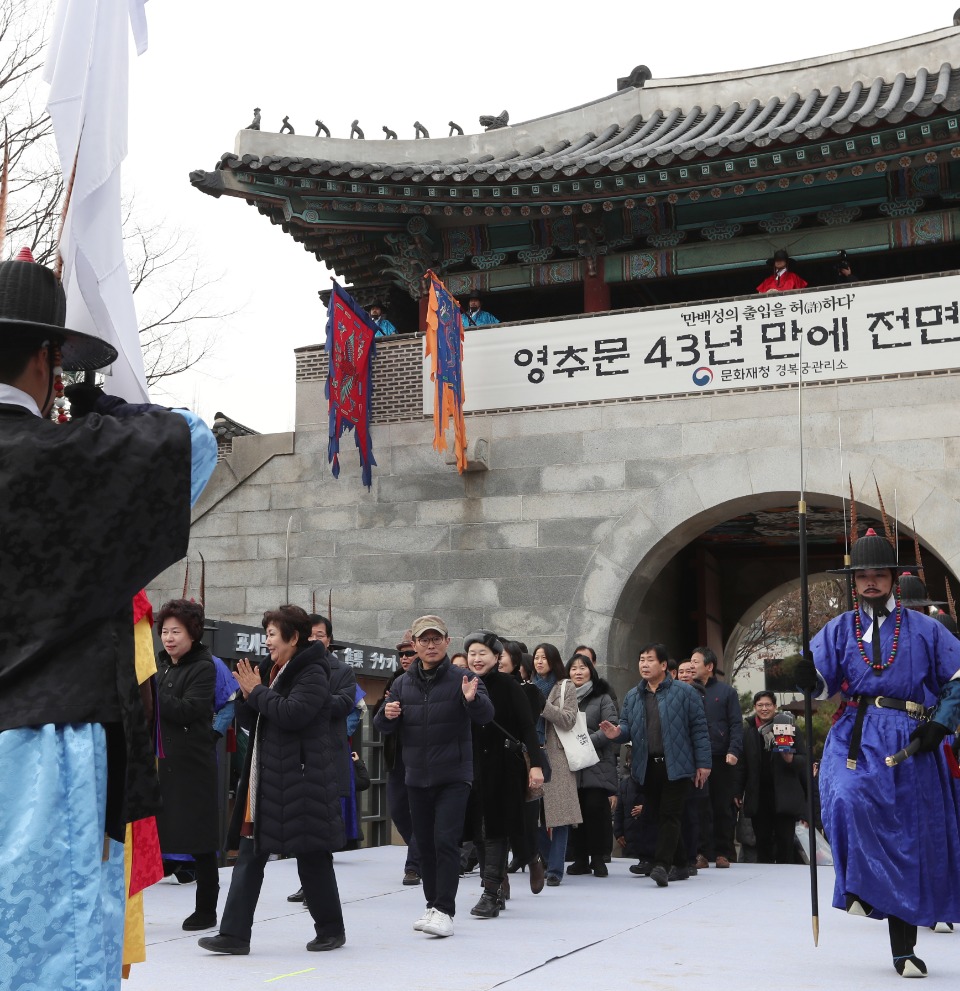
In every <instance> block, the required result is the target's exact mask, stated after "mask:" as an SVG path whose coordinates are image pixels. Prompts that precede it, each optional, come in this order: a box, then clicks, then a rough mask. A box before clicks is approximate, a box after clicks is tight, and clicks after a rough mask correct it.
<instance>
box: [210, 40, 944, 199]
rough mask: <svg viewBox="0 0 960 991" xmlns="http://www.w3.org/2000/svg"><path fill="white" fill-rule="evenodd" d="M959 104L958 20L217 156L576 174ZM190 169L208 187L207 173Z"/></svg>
mask: <svg viewBox="0 0 960 991" xmlns="http://www.w3.org/2000/svg"><path fill="white" fill-rule="evenodd" d="M958 109H960V28H957V27H951V28H944V29H940V30H938V31H933V32H928V33H926V34H923V35H917V36H915V37H912V38H907V39H902V40H899V41H895V42H889V43H886V44H882V45H876V46H873V47H870V48H865V49H859V50H856V51H847V52H842V53H839V54H835V55H828V56H822V57H818V58H811V59H806V60H803V61H798V62H790V63H785V64H781V65H774V66H765V67H761V68H754V69H748V70H743V71H739V72H725V73H717V74H713V75H702V76H692V77H686V78H677V79H662V80H656V79H653V80H647V81H646V82H645V83H644V84H643V85H642V86H640V87H630V88H628V89H626V90H623V91H621V92H618V93H615V94H612V95H610V96H608V97H605V98H602V99H600V100H596V101H593V102H591V103H588V104H585V105H583V106H580V107H576V108H573V109H570V110H566V111H563V112H560V113H556V114H552V115H549V116H546V117H542V118H539V119H537V120H532V121H528V122H526V123H522V124H517V125H512V126H509V127H505V128H501V129H498V130H494V131H488V132H485V133H480V134H467V135H462V136H455V137H449V138H435V139H425V140H419V141H412V140H401V141H385V140H347V139H339V138H322V137H317V138H314V137H309V136H303V135H289V134H277V133H272V132H267V131H253V130H243V131H240V132H239V134H238V135H237V139H236V145H235V150H234V152H232V153H227V154H225V155H223V156H222V158H221V160H220V162H219V163H218V165H217V168H218V170H222V169H226V170H228V171H233V170H235V169H242V170H245V171H252V172H257V171H259V170H269V171H274V172H275V171H277V170H282V171H284V172H293V173H299V174H301V175H309V176H334V177H335V176H343V177H349V178H353V179H360V178H370V179H372V180H374V181H378V180H382V181H393V182H397V181H403V182H413V183H417V182H429V181H435V182H436V181H453V182H457V181H469V182H491V181H492V182H494V183H499V182H509V181H513V180H514V179H516V178H519V179H528V178H542V179H549V178H553V177H555V176H557V175H564V176H567V177H575V176H579V175H595V174H597V173H598V172H600V171H606V170H611V171H620V170H622V169H626V168H644V167H645V166H647V165H649V164H651V163H656V164H658V165H666V164H668V163H670V162H673V161H677V160H679V161H690V160H694V159H697V158H716V157H718V156H723V155H728V154H737V153H739V152H743V151H744V150H745V149H750V148H767V147H770V146H775V145H777V144H779V143H782V144H792V143H794V142H796V141H798V140H801V139H802V140H804V141H816V140H819V139H820V138H823V137H826V136H829V135H844V134H849V133H851V132H856V131H861V132H862V131H870V130H875V129H877V128H880V127H884V126H887V125H895V124H900V123H901V122H903V121H909V120H911V119H914V120H916V119H923V118H928V117H930V116H931V115H934V114H942V113H953V112H955V111H957V110H958ZM387 156H389V157H387ZM191 179H192V181H193V182H194V184H195V185H197V186H198V188H200V189H202V190H204V191H206V192H211V193H214V195H217V194H218V192H219V190H217V189H216V184H215V183H214V184H212V183H211V182H210V177H209V176H208V175H207V174H206V173H204V172H195V173H193V174H192V176H191Z"/></svg>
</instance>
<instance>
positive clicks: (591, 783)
mask: <svg viewBox="0 0 960 991" xmlns="http://www.w3.org/2000/svg"><path fill="white" fill-rule="evenodd" d="M579 705H580V711H581V712H582V713H583V714H584V716H585V717H586V720H587V732H588V733H589V734H590V742H591V743H592V744H593V749H594V750H596V752H597V756H598V757H599V758H600V760H599V761H598V762H597V763H596V764H594V765H593V766H592V767H585V768H584V769H583V770H582V771H577V788H602V789H603V790H604V791H605V792H606V793H607V795H616V794H617V788H618V781H617V753H618V752H619V750H620V748H619V747H618V746H617V745H616V744H615V743H613V741H612V740H609V739H608V738H607V737H606V736H605V735H604V732H603V730H602V729H600V723H601V722H603V720H605V719H609V720H610V722H611V723H616V721H617V706H616V703H615V702H614V701H613V694H612V693H611V691H610V686H609V685H608V684H607V683H606V682H605V681H604V680H603V679H602V678H600V679H598V681H597V682H596V683H595V684H594V686H593V691H592V692H590V694H589V695H588V696H586V698H583V699H581V700H580V703H579Z"/></svg>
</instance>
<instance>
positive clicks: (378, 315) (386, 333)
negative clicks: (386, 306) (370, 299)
mask: <svg viewBox="0 0 960 991" xmlns="http://www.w3.org/2000/svg"><path fill="white" fill-rule="evenodd" d="M370 319H371V320H372V321H373V322H374V323H375V324H376V325H377V335H376V336H377V337H393V335H394V334H395V333H396V332H397V328H396V327H394V325H393V324H392V323H391V322H390V321H389V320H388V319H387V318H386V317H385V316H384V315H383V307H382V306H381V305H380V304H379V303H371V304H370Z"/></svg>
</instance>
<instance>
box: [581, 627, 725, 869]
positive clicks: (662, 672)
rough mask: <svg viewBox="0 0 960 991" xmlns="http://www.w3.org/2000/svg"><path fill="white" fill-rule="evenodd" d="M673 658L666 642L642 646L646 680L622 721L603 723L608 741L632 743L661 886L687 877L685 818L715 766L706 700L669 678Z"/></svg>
mask: <svg viewBox="0 0 960 991" xmlns="http://www.w3.org/2000/svg"><path fill="white" fill-rule="evenodd" d="M668 657H669V653H668V652H667V648H666V647H664V645H663V644H661V643H651V644H647V645H646V646H644V647H643V648H641V650H640V679H641V680H640V683H639V684H638V685H637V686H636V687H634V688H631V689H630V691H629V692H627V697H626V698H625V699H624V700H623V709H622V710H621V712H620V724H619V726H617V725H614V724H613V723H612V722H611V721H610V720H604V721H603V722H601V723H600V729H601V730H602V731H603V733H604V735H605V736H606V737H607V738H608V739H609V740H612V741H613V742H614V743H626V742H627V741H629V742H630V743H632V744H633V757H632V761H631V766H630V773H631V774H632V775H633V778H634V780H635V781H636V782H637V783H638V784H639V785H642V786H643V794H644V799H645V805H646V809H645V812H650V813H651V815H654V816H655V818H656V821H657V843H656V849H655V851H654V866H653V869H652V870H651V871H650V877H651V879H652V880H654V881H656V883H657V885H658V887H661V888H665V887H666V886H667V883H668V881H669V878H670V875H671V873H672V874H673V876H674V878H675V879H677V880H682V879H684V878H685V877H687V876H688V872H687V867H686V861H687V852H686V846H685V845H684V843H683V840H682V837H681V836H680V820H681V817H682V815H683V807H684V804H685V803H686V802H687V800H688V799H689V798H690V794H691V792H692V790H693V788H694V786H696V787H698V788H699V787H701V786H702V785H703V784H704V782H705V781H706V780H707V778H709V777H710V770H711V758H710V738H709V736H708V735H707V719H706V716H705V715H704V712H703V702H702V701H701V699H700V696H699V695H698V694H697V692H696V690H695V689H693V688H691V687H690V686H689V685H686V684H684V683H683V682H682V681H675V680H674V679H673V678H669V677H667V659H668ZM671 864H672V865H673V870H672V871H671V869H670V867H671Z"/></svg>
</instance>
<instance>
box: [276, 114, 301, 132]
mask: <svg viewBox="0 0 960 991" xmlns="http://www.w3.org/2000/svg"><path fill="white" fill-rule="evenodd" d="M284 131H286V132H287V133H288V134H296V133H297V132H296V131H295V130H294V129H293V124H291V123H290V118H289V117H284V118H283V123H282V124H281V125H280V133H281V134H283V132H284Z"/></svg>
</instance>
